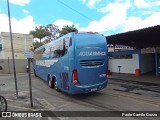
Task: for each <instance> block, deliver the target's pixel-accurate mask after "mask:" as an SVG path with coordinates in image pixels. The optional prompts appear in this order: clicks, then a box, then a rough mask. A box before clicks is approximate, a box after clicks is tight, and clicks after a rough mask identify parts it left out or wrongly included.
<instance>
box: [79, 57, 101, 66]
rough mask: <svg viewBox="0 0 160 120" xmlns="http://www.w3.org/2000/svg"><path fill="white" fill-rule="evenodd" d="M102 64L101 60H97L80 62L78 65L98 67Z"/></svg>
mask: <svg viewBox="0 0 160 120" xmlns="http://www.w3.org/2000/svg"><path fill="white" fill-rule="evenodd" d="M103 64H104V60H103V59H98V60H80V65H81V66H83V67H98V66H101V65H103Z"/></svg>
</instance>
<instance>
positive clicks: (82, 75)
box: [75, 34, 107, 85]
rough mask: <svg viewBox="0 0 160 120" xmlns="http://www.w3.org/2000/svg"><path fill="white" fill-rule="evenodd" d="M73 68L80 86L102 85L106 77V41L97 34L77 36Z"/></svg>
mask: <svg viewBox="0 0 160 120" xmlns="http://www.w3.org/2000/svg"><path fill="white" fill-rule="evenodd" d="M75 59H76V63H75V67H76V68H77V73H78V80H79V82H80V85H94V84H98V83H102V82H104V80H105V77H106V59H107V57H106V39H105V38H104V37H103V36H101V35H99V34H77V35H76V47H75Z"/></svg>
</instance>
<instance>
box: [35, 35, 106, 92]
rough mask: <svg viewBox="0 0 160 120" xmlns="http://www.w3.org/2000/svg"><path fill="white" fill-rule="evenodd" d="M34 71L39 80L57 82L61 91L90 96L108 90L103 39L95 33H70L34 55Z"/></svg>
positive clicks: (41, 48) (43, 47) (44, 46)
mask: <svg viewBox="0 0 160 120" xmlns="http://www.w3.org/2000/svg"><path fill="white" fill-rule="evenodd" d="M34 53H35V54H34V61H33V68H34V70H35V73H36V75H37V76H38V77H40V78H42V79H44V80H46V81H48V76H50V77H52V79H53V78H54V79H56V81H57V86H58V88H59V89H60V90H61V91H64V92H66V93H69V94H80V93H90V92H95V91H99V90H101V89H103V88H105V87H106V86H107V79H106V71H107V68H108V51H107V43H106V38H105V37H104V36H103V35H100V34H98V33H94V34H93V33H74V32H72V33H69V34H67V35H65V36H63V37H60V38H58V39H57V40H54V41H52V42H50V43H48V44H45V45H43V46H41V47H39V48H37V49H36V50H35V52H34Z"/></svg>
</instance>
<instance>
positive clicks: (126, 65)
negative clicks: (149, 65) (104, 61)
mask: <svg viewBox="0 0 160 120" xmlns="http://www.w3.org/2000/svg"><path fill="white" fill-rule="evenodd" d="M118 66H122V67H121V73H130V74H135V69H139V59H138V54H133V58H132V59H109V70H110V71H111V72H117V73H118V72H119V69H118Z"/></svg>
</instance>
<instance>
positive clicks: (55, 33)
mask: <svg viewBox="0 0 160 120" xmlns="http://www.w3.org/2000/svg"><path fill="white" fill-rule="evenodd" d="M45 29H46V31H48V32H50V33H51V34H50V35H48V36H46V39H48V40H49V41H52V40H55V39H56V38H57V36H58V34H59V29H58V26H56V25H54V24H48V25H47V26H46V27H45Z"/></svg>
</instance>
